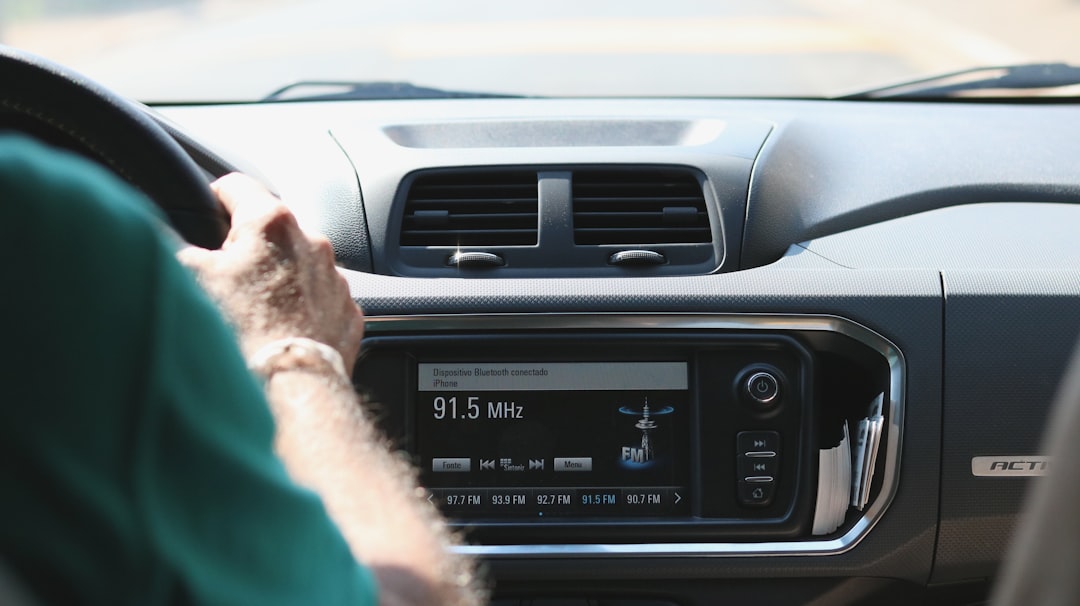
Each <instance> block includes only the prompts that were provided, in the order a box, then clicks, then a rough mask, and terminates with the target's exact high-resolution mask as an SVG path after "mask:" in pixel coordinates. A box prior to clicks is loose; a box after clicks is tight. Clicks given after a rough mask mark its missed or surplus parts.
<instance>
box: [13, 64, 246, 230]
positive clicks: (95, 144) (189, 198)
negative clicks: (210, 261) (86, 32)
mask: <svg viewBox="0 0 1080 606" xmlns="http://www.w3.org/2000/svg"><path fill="white" fill-rule="evenodd" d="M5 126H7V127H8V128H12V129H14V130H17V131H29V132H30V133H31V134H37V135H39V136H44V137H45V138H47V139H50V140H51V141H50V142H52V143H54V144H59V145H61V146H63V147H66V148H69V149H72V150H74V151H76V152H78V153H81V154H82V155H84V156H87V157H89V158H90V159H91V160H94V161H96V162H97V163H99V164H101V165H102V166H104V167H105V168H107V169H108V170H110V171H112V172H114V173H116V174H117V175H118V176H120V177H121V178H122V179H124V180H125V181H127V182H128V183H130V184H131V185H133V186H134V187H136V188H137V189H139V190H140V191H142V192H143V193H144V194H146V196H147V197H149V198H150V200H152V201H153V202H154V203H155V204H157V205H158V206H159V207H160V208H161V209H162V210H163V211H164V212H165V215H166V216H167V217H168V219H169V222H170V223H171V224H172V226H173V228H175V229H176V231H177V232H179V233H180V235H181V236H183V238H184V239H185V240H187V241H188V242H190V243H192V244H194V245H196V246H201V247H203V248H218V247H220V246H221V243H222V242H223V241H224V239H225V235H226V233H228V228H229V222H228V218H227V216H226V215H225V213H224V211H223V210H222V209H221V206H220V205H219V204H218V202H217V200H216V198H215V197H214V195H213V193H211V191H210V188H209V187H208V185H207V180H206V177H205V175H204V173H203V172H202V171H201V170H200V169H199V167H198V166H197V165H196V164H195V162H194V161H193V160H192V159H191V157H190V156H188V154H187V153H185V152H184V150H183V148H181V147H180V145H179V144H177V142H176V141H175V140H174V139H173V138H172V137H170V136H169V135H168V133H166V132H165V130H164V129H163V128H162V127H161V126H159V125H158V124H157V122H155V121H154V120H153V119H152V118H150V117H149V116H148V115H147V114H146V113H145V112H144V111H142V110H141V109H140V108H139V106H138V105H137V104H135V103H134V102H132V101H129V100H128V99H125V98H123V97H121V96H119V95H117V94H116V93H113V92H112V91H110V90H108V89H106V88H105V87H103V86H101V85H100V84H98V83H96V82H94V81H92V80H90V79H89V78H87V77H85V76H83V75H81V74H78V73H77V72H75V71H73V70H71V69H68V68H66V67H64V66H61V65H58V64H56V63H53V62H52V61H49V60H48V59H45V58H43V57H39V56H37V55H34V54H32V53H28V52H25V51H21V50H18V49H14V48H11V47H7V46H3V45H0V130H4V129H5Z"/></svg>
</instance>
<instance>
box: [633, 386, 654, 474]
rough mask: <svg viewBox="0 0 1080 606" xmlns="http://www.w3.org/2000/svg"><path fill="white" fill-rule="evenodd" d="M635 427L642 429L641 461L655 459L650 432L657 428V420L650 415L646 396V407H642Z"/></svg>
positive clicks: (645, 461) (646, 461)
mask: <svg viewBox="0 0 1080 606" xmlns="http://www.w3.org/2000/svg"><path fill="white" fill-rule="evenodd" d="M634 427H637V428H638V429H640V430H641V462H642V463H648V462H649V461H651V460H653V455H654V454H655V453H653V447H652V440H651V439H650V438H649V432H650V431H652V430H654V429H656V421H654V420H653V419H652V417H651V416H650V415H649V399H648V398H645V408H642V409H641V419H639V420H638V422H637V423H636V424H634Z"/></svg>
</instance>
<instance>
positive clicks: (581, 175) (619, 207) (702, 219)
mask: <svg viewBox="0 0 1080 606" xmlns="http://www.w3.org/2000/svg"><path fill="white" fill-rule="evenodd" d="M572 196H573V209H574V243H575V244H579V245H581V244H617V245H629V246H636V245H656V244H693V243H708V242H711V241H712V230H711V229H710V227H709V213H708V210H707V209H706V206H705V204H706V203H705V197H704V195H703V194H702V190H701V184H700V182H699V181H698V178H697V177H696V176H695V175H694V174H693V173H692V172H690V171H683V170H679V169H651V168H647V167H640V168H634V169H633V170H577V171H574V175H573V185H572Z"/></svg>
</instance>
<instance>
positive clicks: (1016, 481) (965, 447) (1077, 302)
mask: <svg viewBox="0 0 1080 606" xmlns="http://www.w3.org/2000/svg"><path fill="white" fill-rule="evenodd" d="M944 282H945V295H946V305H945V376H946V382H945V407H944V421H943V429H944V435H943V438H942V477H941V487H942V490H941V529H940V534H939V538H938V550H937V560H936V562H935V566H934V575H933V580H934V582H939V583H946V582H954V581H959V580H963V579H969V578H983V577H991V576H993V575H994V573H995V572H996V570H997V566H998V564H999V560H1000V558H1001V557H1002V554H1004V552H1005V550H1006V548H1007V546H1008V543H1009V539H1010V537H1011V535H1012V531H1013V528H1014V527H1015V525H1016V522H1017V515H1018V513H1019V512H1020V509H1021V505H1022V504H1023V498H1024V494H1025V491H1026V489H1027V488H1028V484H1029V483H1030V482H1031V481H1032V480H1031V479H1030V478H1023V477H1001V478H990V477H974V476H973V475H972V469H971V459H972V457H975V456H995V455H1001V456H1026V455H1040V454H1044V453H1040V452H1039V444H1040V440H1041V438H1042V434H1043V428H1044V422H1045V420H1046V414H1047V411H1048V410H1049V408H1050V405H1051V404H1052V403H1053V400H1054V395H1055V393H1056V392H1057V388H1058V381H1059V380H1060V379H1061V376H1062V374H1063V372H1064V370H1065V368H1066V367H1067V366H1068V362H1069V360H1070V358H1071V355H1072V352H1073V350H1074V348H1075V346H1076V341H1077V334H1078V332H1080V272H1076V271H1007V272H1006V271H1001V272H994V271H966V272H961V271H950V272H946V273H945V275H944Z"/></svg>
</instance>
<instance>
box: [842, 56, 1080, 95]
mask: <svg viewBox="0 0 1080 606" xmlns="http://www.w3.org/2000/svg"><path fill="white" fill-rule="evenodd" d="M1075 85H1080V67H1078V66H1073V65H1068V64H1066V63H1028V64H1022V65H1003V66H997V67H976V68H973V69H965V70H960V71H957V72H950V73H947V74H941V75H938V76H931V77H929V78H921V79H918V80H910V81H908V82H902V83H900V84H892V85H889V86H884V87H882V88H875V89H871V90H867V91H862V92H858V93H854V94H850V95H844V96H842V97H837V98H838V99H845V100H863V99H934V98H949V97H957V96H963V95H964V94H965V93H972V92H980V91H995V90H998V91H1017V90H1028V89H1041V88H1046V89H1054V88H1063V87H1067V86H1075Z"/></svg>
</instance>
